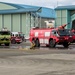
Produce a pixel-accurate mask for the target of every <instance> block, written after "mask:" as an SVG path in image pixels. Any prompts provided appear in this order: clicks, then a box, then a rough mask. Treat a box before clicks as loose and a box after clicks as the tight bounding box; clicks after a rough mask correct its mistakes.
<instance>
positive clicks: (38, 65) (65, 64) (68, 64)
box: [0, 42, 75, 75]
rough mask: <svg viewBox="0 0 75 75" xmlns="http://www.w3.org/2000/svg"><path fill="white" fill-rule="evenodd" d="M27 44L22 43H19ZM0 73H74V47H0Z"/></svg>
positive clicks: (46, 74) (25, 74) (40, 74)
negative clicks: (32, 48)
mask: <svg viewBox="0 0 75 75" xmlns="http://www.w3.org/2000/svg"><path fill="white" fill-rule="evenodd" d="M21 45H22V46H23V47H24V45H25V46H26V45H28V42H27V44H26V43H22V44H20V45H17V44H16V45H12V46H13V47H14V46H17V47H18V46H21ZM0 75H75V48H74V45H72V46H70V48H69V49H64V48H63V47H59V48H58V47H57V48H55V49H54V48H53V49H49V48H45V47H44V48H43V47H41V48H40V49H35V50H28V49H27V50H26V49H24V48H0Z"/></svg>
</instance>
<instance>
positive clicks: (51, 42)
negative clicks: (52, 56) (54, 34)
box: [49, 40, 56, 48]
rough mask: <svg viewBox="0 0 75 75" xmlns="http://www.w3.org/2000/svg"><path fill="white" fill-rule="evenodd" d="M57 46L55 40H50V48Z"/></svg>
mask: <svg viewBox="0 0 75 75" xmlns="http://www.w3.org/2000/svg"><path fill="white" fill-rule="evenodd" d="M55 46H56V42H55V40H50V42H49V47H50V48H54V47H55Z"/></svg>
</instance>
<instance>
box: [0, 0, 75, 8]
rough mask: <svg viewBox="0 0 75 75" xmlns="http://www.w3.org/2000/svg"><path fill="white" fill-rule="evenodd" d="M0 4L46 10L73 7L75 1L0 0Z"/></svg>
mask: <svg viewBox="0 0 75 75" xmlns="http://www.w3.org/2000/svg"><path fill="white" fill-rule="evenodd" d="M0 2H7V3H17V4H25V5H35V6H42V7H48V8H55V7H57V6H65V5H75V0H0Z"/></svg>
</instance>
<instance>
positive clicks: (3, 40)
mask: <svg viewBox="0 0 75 75" xmlns="http://www.w3.org/2000/svg"><path fill="white" fill-rule="evenodd" d="M10 39H11V33H10V31H8V30H1V31H0V45H5V46H10V43H11V40H10Z"/></svg>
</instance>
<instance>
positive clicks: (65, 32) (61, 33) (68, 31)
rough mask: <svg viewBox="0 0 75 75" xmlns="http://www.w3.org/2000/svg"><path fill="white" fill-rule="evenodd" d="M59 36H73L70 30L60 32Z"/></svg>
mask: <svg viewBox="0 0 75 75" xmlns="http://www.w3.org/2000/svg"><path fill="white" fill-rule="evenodd" d="M58 34H59V35H60V36H66V35H68V36H70V35H71V34H70V30H69V29H64V30H58Z"/></svg>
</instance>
